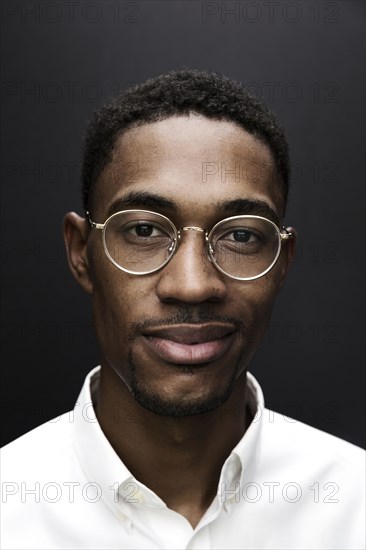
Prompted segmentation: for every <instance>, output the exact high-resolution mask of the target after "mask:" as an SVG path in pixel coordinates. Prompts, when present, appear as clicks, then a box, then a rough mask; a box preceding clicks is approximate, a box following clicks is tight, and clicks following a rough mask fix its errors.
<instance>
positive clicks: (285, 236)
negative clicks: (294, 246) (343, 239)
mask: <svg viewBox="0 0 366 550" xmlns="http://www.w3.org/2000/svg"><path fill="white" fill-rule="evenodd" d="M137 212H139V213H141V214H153V215H154V216H157V217H160V218H162V219H163V220H164V221H165V222H167V223H168V225H170V227H171V228H172V232H173V234H174V235H175V237H174V238H173V239H172V244H171V246H170V247H169V249H168V250H169V253H170V256H169V257H168V258H167V259H166V260H165V261H164V263H162V264H161V265H159V267H156V268H154V269H150V270H149V271H132V270H130V269H126V268H125V267H122V266H121V265H120V264H119V263H117V262H116V261H115V260H114V259H113V257H112V256H111V254H110V253H109V250H108V247H107V243H106V237H105V235H106V231H105V230H106V227H107V225H108V223H109V222H110V220H111V219H112V218H115V217H116V216H118V215H120V214H124V213H126V214H127V213H128V214H133V213H137ZM85 214H86V217H87V219H88V221H89V224H90V226H91V228H92V229H99V230H101V231H102V242H103V248H104V252H105V254H106V256H107V258H108V259H109V260H110V261H111V262H112V264H113V265H115V266H116V267H117V268H118V269H120V270H121V271H124V272H125V273H129V274H130V275H150V274H151V273H155V272H156V271H160V269H163V267H165V266H166V265H167V264H168V263H169V262H170V260H171V259H172V258H173V256H174V254H175V252H176V251H177V250H178V246H179V242H180V240H181V233H182V231H196V232H197V233H204V234H205V244H206V249H207V256H208V259H209V261H210V262H211V263H213V264H214V265H215V267H216V269H218V270H219V271H220V272H221V273H223V274H224V275H226V276H227V277H230V279H235V280H237V281H254V280H255V279H259V278H260V277H263V276H264V275H266V274H267V273H268V272H269V271H270V270H271V269H272V268H273V267H274V265H275V264H276V262H277V260H278V258H279V256H280V254H281V249H282V242H283V241H287V240H289V239H292V238H293V237H294V234H293V233H292V232H290V231H288V230H287V229H286V228H285V227H284V226H282V227H281V229H280V228H279V227H278V225H276V224H275V223H274V222H273V221H272V220H269V219H268V218H265V217H263V216H256V215H252V214H243V215H239V216H230V217H229V218H224V219H223V220H220V221H219V222H217V223H216V224H215V225H214V226H213V227H212V228H211V230H210V231H207V229H204V228H203V227H196V226H184V227H181V228H180V229H177V228H176V226H175V225H174V223H173V222H172V221H171V220H170V219H169V218H167V217H166V216H164V215H163V214H160V213H158V212H153V211H152V210H138V209H131V210H120V211H119V212H115V213H114V214H112V215H111V216H109V217H108V218H107V219H106V221H105V222H104V223H97V222H94V221H93V220H92V219H91V217H90V212H89V211H88V210H86V211H85ZM239 218H251V219H253V218H255V219H258V220H264V221H265V222H268V223H270V224H271V225H272V226H273V228H274V229H275V231H276V233H277V236H278V249H277V253H276V255H275V257H274V259H273V260H272V263H271V264H270V265H269V266H268V267H267V268H266V269H265V270H264V271H262V273H259V275H255V276H253V277H237V276H235V275H231V274H230V273H227V272H226V271H225V270H224V269H223V268H222V267H221V266H220V265H219V264H218V263H217V261H216V259H215V256H214V254H215V251H214V249H213V248H212V246H211V242H210V238H211V236H212V234H213V233H214V231H215V230H216V229H217V228H218V227H220V225H223V224H224V223H226V222H228V221H230V220H237V219H239Z"/></svg>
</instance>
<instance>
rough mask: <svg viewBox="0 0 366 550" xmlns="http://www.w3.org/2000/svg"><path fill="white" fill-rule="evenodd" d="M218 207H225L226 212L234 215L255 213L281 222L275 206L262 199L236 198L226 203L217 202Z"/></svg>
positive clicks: (277, 222)
mask: <svg viewBox="0 0 366 550" xmlns="http://www.w3.org/2000/svg"><path fill="white" fill-rule="evenodd" d="M217 208H220V209H223V210H224V211H225V212H226V213H228V214H229V213H230V214H232V215H239V216H240V215H246V214H253V215H256V216H263V217H264V218H269V219H270V220H272V221H273V222H275V223H276V224H278V225H279V223H280V219H279V216H278V214H277V213H276V212H275V211H274V210H273V208H271V207H270V206H269V204H268V203H266V202H264V201H260V200H253V199H234V200H231V201H225V202H224V203H217Z"/></svg>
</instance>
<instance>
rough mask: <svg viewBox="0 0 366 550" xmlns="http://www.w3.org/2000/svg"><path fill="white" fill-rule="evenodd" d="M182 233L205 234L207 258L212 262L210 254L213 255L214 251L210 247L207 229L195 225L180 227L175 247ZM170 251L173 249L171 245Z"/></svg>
mask: <svg viewBox="0 0 366 550" xmlns="http://www.w3.org/2000/svg"><path fill="white" fill-rule="evenodd" d="M183 231H193V232H196V233H204V234H205V244H206V246H207V257H208V259H209V261H210V262H212V254H213V253H214V250H213V248H212V246H211V244H210V242H209V239H208V231H207V229H204V228H203V227H197V226H195V225H186V226H184V227H182V228H181V229H178V230H177V241H178V242H177V245H178V244H179V242H180V240H181V237H182V232H183ZM172 249H173V245H172V248H171V249H169V251H170V252H171V251H172ZM176 250H177V249H176ZM176 250H175V251H176Z"/></svg>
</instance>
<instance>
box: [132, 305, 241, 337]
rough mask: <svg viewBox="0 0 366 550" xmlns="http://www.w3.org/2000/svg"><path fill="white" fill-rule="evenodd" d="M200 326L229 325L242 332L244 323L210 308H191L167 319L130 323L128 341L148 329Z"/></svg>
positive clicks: (184, 309)
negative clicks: (188, 325)
mask: <svg viewBox="0 0 366 550" xmlns="http://www.w3.org/2000/svg"><path fill="white" fill-rule="evenodd" d="M185 323H186V324H192V325H201V324H204V323H230V324H232V325H233V326H234V327H235V329H236V330H238V331H240V332H244V331H245V330H246V326H245V323H244V322H243V321H242V320H241V319H236V318H234V317H227V316H225V315H218V314H217V312H215V311H214V310H213V309H212V308H205V309H202V308H201V309H193V308H192V307H185V308H181V309H179V310H178V311H176V312H174V313H173V314H172V315H170V316H169V317H165V318H161V319H156V318H150V319H144V321H140V322H136V323H131V324H130V325H129V331H128V341H132V340H134V339H135V337H136V336H137V335H138V334H141V333H143V332H146V330H148V329H150V328H155V327H160V326H171V325H184V324H185Z"/></svg>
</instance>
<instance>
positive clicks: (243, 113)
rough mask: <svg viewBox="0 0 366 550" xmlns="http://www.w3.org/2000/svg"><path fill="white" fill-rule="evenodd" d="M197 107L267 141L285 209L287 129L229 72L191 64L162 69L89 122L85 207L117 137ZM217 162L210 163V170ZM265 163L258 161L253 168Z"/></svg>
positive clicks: (117, 99) (207, 115)
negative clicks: (184, 67) (185, 67)
mask: <svg viewBox="0 0 366 550" xmlns="http://www.w3.org/2000/svg"><path fill="white" fill-rule="evenodd" d="M189 113H196V114H200V115H203V116H205V117H206V118H209V119H214V120H226V121H228V122H232V123H234V124H237V125H238V126H240V127H242V128H243V129H245V130H246V132H248V133H249V134H251V135H252V136H254V137H256V138H257V139H258V140H259V141H261V142H262V143H264V144H266V145H267V146H268V147H269V149H270V151H271V153H272V157H273V160H274V167H275V171H274V173H273V174H272V177H273V178H274V179H276V180H277V184H278V186H279V190H280V191H281V194H282V198H283V205H284V209H285V205H286V200H287V194H288V180H289V158H288V144H287V141H286V138H285V135H284V133H283V131H282V129H281V128H280V126H279V125H278V123H277V121H276V119H275V117H274V116H273V114H272V113H271V112H270V111H269V110H268V109H267V108H266V107H265V106H264V105H263V103H261V102H260V101H259V100H258V99H256V98H255V97H253V96H252V95H250V94H248V93H247V92H246V91H245V90H244V89H243V87H242V86H241V85H240V84H239V83H237V82H234V81H233V80H230V79H228V78H226V77H224V76H221V75H218V74H214V73H207V72H203V71H195V70H186V71H173V72H169V73H166V74H162V75H160V76H158V77H157V78H153V79H150V80H147V81H146V82H144V83H142V84H140V85H137V86H135V87H131V88H128V89H127V90H125V91H124V92H123V93H122V94H121V95H120V96H119V97H117V98H116V99H115V100H114V101H111V102H110V103H109V104H107V105H105V106H103V107H102V108H100V109H99V110H98V111H97V112H96V113H95V115H94V118H93V119H92V121H91V123H90V124H89V126H88V129H87V132H86V139H85V147H84V158H83V167H82V191H83V203H84V208H85V209H91V205H92V201H91V196H92V195H93V188H94V185H95V183H96V181H97V180H98V177H99V176H100V174H101V173H102V171H103V169H104V168H105V166H106V165H107V164H108V163H109V162H110V160H111V156H112V153H113V150H114V146H115V143H116V140H117V138H118V137H119V136H120V135H121V133H123V132H124V131H126V130H128V129H129V128H132V127H136V126H141V125H144V124H148V123H151V122H157V121H159V120H164V119H166V118H169V117H174V116H186V115H188V114H189ZM210 168H211V169H213V166H211V167H210V166H207V171H208V172H209V170H210ZM261 169H264V167H260V166H258V167H252V168H251V170H252V172H253V171H255V170H258V171H260V170H261Z"/></svg>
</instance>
